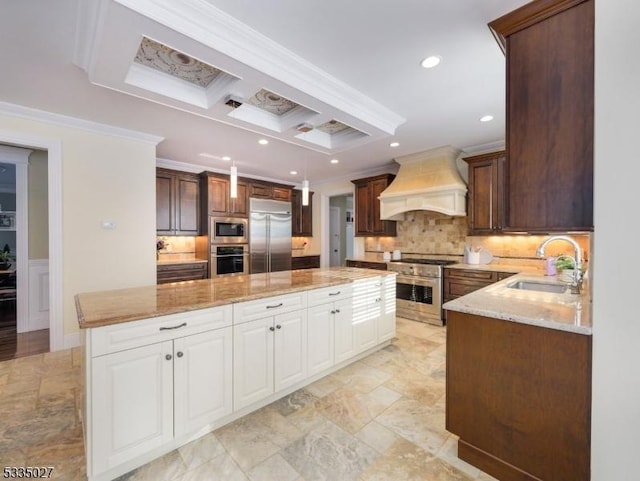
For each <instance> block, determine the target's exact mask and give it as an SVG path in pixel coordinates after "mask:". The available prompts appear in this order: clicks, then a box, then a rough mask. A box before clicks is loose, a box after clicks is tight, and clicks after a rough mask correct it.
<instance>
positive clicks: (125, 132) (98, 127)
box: [0, 102, 164, 146]
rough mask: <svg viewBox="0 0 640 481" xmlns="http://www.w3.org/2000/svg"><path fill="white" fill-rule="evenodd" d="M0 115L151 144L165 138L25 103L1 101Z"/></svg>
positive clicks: (155, 143)
mask: <svg viewBox="0 0 640 481" xmlns="http://www.w3.org/2000/svg"><path fill="white" fill-rule="evenodd" d="M0 115H10V116H13V117H20V118H23V119H27V120H36V121H40V122H46V123H48V124H54V125H58V126H61V127H70V128H74V129H79V130H84V131H86V132H91V133H94V134H100V135H110V136H112V137H120V138H123V139H127V140H136V141H138V142H143V143H147V144H151V145H154V146H155V145H158V144H159V143H160V142H162V141H163V140H164V137H160V136H157V135H152V134H147V133H144V132H138V131H136V130H129V129H123V128H122V127H115V126H113V125H107V124H101V123H98V122H92V121H90V120H84V119H78V118H76V117H70V116H67V115H61V114H54V113H52V112H47V111H44V110H38V109H33V108H31V107H25V106H23V105H16V104H10V103H7V102H0Z"/></svg>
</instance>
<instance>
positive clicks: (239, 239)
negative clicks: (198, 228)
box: [209, 217, 249, 245]
mask: <svg viewBox="0 0 640 481" xmlns="http://www.w3.org/2000/svg"><path fill="white" fill-rule="evenodd" d="M209 235H210V237H211V239H210V240H211V244H212V245H217V244H246V243H248V242H249V221H248V219H243V218H241V217H211V225H210V229H209Z"/></svg>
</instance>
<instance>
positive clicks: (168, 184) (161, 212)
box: [156, 170, 175, 235]
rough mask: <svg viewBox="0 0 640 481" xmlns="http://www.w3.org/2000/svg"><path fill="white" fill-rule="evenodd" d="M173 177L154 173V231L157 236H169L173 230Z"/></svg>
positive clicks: (162, 173)
mask: <svg viewBox="0 0 640 481" xmlns="http://www.w3.org/2000/svg"><path fill="white" fill-rule="evenodd" d="M174 179H175V177H174V176H173V175H171V174H169V173H167V172H164V171H160V170H158V171H156V231H157V233H158V235H171V234H173V233H174V230H175V224H174V220H175V212H174V207H175V200H174V195H175V189H174V182H175V180H174Z"/></svg>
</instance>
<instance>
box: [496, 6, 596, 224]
mask: <svg viewBox="0 0 640 481" xmlns="http://www.w3.org/2000/svg"><path fill="white" fill-rule="evenodd" d="M489 26H490V27H491V29H492V30H493V32H494V33H495V35H496V37H497V38H498V40H499V41H500V42H501V46H502V47H503V49H504V50H505V53H506V67H507V69H506V70H507V79H506V83H507V132H506V150H507V159H508V163H507V169H506V218H505V223H504V226H503V230H504V231H512V232H513V231H527V232H552V231H567V230H593V105H594V66H593V59H594V2H593V0H544V1H543V0H539V1H534V2H531V3H528V4H526V5H524V6H523V7H521V8H519V9H517V10H515V11H513V12H511V13H509V14H507V15H505V16H503V17H501V18H499V19H497V20H495V21H493V22H491V23H490V24H489Z"/></svg>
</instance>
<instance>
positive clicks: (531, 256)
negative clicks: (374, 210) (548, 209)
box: [365, 211, 590, 262]
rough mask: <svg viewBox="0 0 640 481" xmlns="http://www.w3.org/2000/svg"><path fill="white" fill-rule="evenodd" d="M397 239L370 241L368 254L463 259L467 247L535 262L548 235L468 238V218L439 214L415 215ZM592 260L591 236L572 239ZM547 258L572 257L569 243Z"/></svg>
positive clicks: (554, 249)
mask: <svg viewBox="0 0 640 481" xmlns="http://www.w3.org/2000/svg"><path fill="white" fill-rule="evenodd" d="M397 233H398V236H397V237H367V238H365V252H367V253H380V252H385V251H389V252H390V251H393V250H394V249H399V250H400V251H401V252H402V254H403V255H404V256H406V255H407V254H423V255H442V256H462V254H463V252H464V247H465V245H468V246H470V247H482V248H484V249H487V250H488V251H489V252H491V254H493V256H494V258H500V259H502V260H504V261H508V260H514V261H523V260H535V261H536V262H542V261H540V260H539V259H538V258H536V248H537V247H538V245H540V243H541V242H542V241H543V240H544V239H546V238H547V237H548V236H547V235H500V236H468V235H467V218H466V217H450V216H446V215H443V214H438V213H436V212H427V211H415V212H409V213H407V214H406V217H405V220H403V221H398V224H397ZM571 237H573V238H574V239H575V240H576V241H577V242H578V244H580V246H581V247H582V249H583V252H584V255H585V258H586V259H589V252H590V251H589V246H590V242H589V240H590V239H589V237H590V236H589V235H588V234H581V235H572V236H571ZM545 253H546V254H547V255H548V256H557V255H560V254H569V255H573V250H572V248H571V246H570V245H569V244H567V243H566V242H552V243H551V244H549V246H548V248H547V249H546V252H545Z"/></svg>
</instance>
